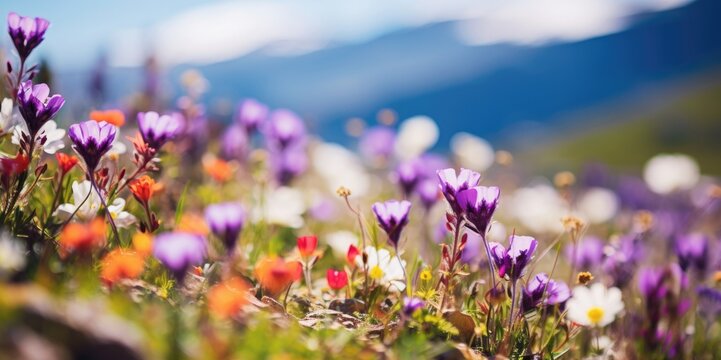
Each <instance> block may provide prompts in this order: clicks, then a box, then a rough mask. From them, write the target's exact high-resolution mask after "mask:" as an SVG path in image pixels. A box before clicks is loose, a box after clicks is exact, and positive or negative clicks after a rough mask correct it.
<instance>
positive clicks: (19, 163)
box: [0, 152, 30, 179]
mask: <svg viewBox="0 0 721 360" xmlns="http://www.w3.org/2000/svg"><path fill="white" fill-rule="evenodd" d="M28 165H30V158H29V157H28V156H27V155H25V154H23V153H21V152H18V153H17V154H16V155H15V157H11V158H8V157H4V156H0V173H2V176H3V177H5V178H7V179H9V178H11V177H13V176H16V175H19V174H20V173H22V172H23V171H25V170H27V168H28Z"/></svg>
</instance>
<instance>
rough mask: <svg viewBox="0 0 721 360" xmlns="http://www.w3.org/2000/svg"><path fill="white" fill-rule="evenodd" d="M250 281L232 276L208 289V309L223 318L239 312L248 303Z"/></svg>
mask: <svg viewBox="0 0 721 360" xmlns="http://www.w3.org/2000/svg"><path fill="white" fill-rule="evenodd" d="M248 289H250V286H248V283H247V282H245V281H244V280H243V279H241V278H238V277H232V278H230V279H228V280H225V281H223V282H221V283H218V284H216V285H215V286H213V287H212V288H210V290H209V291H208V310H209V311H210V312H211V313H212V314H215V315H216V316H218V317H221V318H228V317H232V316H233V315H236V314H238V312H240V310H242V309H243V306H245V304H247V303H248V298H247V296H248Z"/></svg>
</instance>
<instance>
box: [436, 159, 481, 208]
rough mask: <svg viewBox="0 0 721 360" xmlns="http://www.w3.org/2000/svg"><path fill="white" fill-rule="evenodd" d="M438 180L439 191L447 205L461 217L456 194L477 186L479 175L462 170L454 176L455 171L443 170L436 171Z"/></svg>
mask: <svg viewBox="0 0 721 360" xmlns="http://www.w3.org/2000/svg"><path fill="white" fill-rule="evenodd" d="M438 180H439V182H440V185H439V187H440V189H441V192H442V193H443V196H445V198H446V201H448V205H449V206H450V207H451V210H453V212H454V213H455V214H456V216H462V214H463V210H462V209H461V207H460V206H459V205H458V198H457V196H458V193H459V192H461V191H463V190H467V189H469V188H471V187H474V186H476V185H478V181H480V180H481V174H479V173H477V172H475V171H472V170H468V169H463V168H461V170H460V171H459V172H458V175H456V170H455V169H443V170H438Z"/></svg>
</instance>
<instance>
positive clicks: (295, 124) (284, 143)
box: [266, 109, 305, 150]
mask: <svg viewBox="0 0 721 360" xmlns="http://www.w3.org/2000/svg"><path fill="white" fill-rule="evenodd" d="M266 140H267V141H268V145H269V146H270V147H271V148H274V149H280V150H282V149H286V148H288V147H290V146H291V145H293V144H296V143H298V142H303V141H305V124H303V120H301V118H300V117H298V115H296V114H295V113H294V112H292V111H290V110H287V109H278V110H275V111H273V112H272V113H271V114H270V121H269V123H268V126H267V131H266Z"/></svg>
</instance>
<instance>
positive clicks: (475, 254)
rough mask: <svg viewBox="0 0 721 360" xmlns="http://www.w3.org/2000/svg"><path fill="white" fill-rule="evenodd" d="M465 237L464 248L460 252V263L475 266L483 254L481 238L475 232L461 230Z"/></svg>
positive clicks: (465, 229)
mask: <svg viewBox="0 0 721 360" xmlns="http://www.w3.org/2000/svg"><path fill="white" fill-rule="evenodd" d="M463 236H464V237H465V240H466V241H465V246H463V250H461V262H463V263H464V264H477V263H479V262H480V261H481V259H482V257H481V254H484V253H485V252H484V251H485V250H484V247H483V246H484V245H483V238H481V235H480V234H478V233H477V232H475V231H473V230H471V229H469V228H464V229H463Z"/></svg>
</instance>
